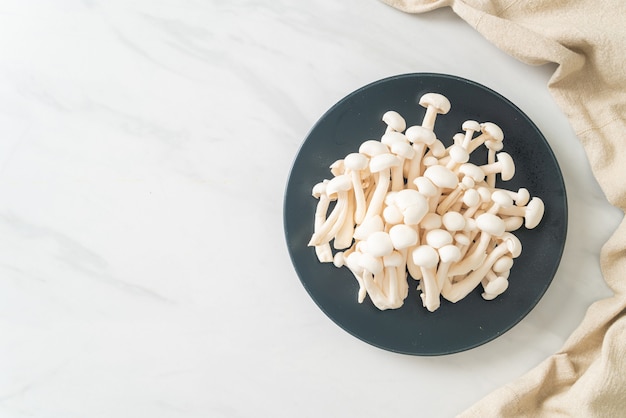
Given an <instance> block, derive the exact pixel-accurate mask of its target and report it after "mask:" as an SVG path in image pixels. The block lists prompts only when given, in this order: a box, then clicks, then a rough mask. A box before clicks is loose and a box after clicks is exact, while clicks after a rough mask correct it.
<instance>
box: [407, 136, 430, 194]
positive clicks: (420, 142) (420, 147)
mask: <svg viewBox="0 0 626 418" xmlns="http://www.w3.org/2000/svg"><path fill="white" fill-rule="evenodd" d="M405 135H406V137H407V138H408V139H409V141H410V142H411V144H413V149H414V150H415V155H414V156H413V158H412V159H411V161H410V162H409V167H408V170H407V174H406V182H407V185H408V187H409V188H415V187H414V180H415V179H416V178H417V177H418V176H419V175H420V174H421V172H422V158H424V154H425V152H424V151H425V150H426V147H428V146H431V145H432V144H433V143H434V142H435V141H436V140H437V137H436V136H435V133H434V132H433V131H432V130H430V129H426V128H424V127H422V126H417V125H416V126H411V127H409V128H408V129H407V130H406V132H405Z"/></svg>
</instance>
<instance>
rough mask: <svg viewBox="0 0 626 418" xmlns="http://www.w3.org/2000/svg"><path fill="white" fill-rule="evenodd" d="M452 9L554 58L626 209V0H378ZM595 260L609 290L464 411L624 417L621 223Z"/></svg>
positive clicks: (514, 50)
mask: <svg viewBox="0 0 626 418" xmlns="http://www.w3.org/2000/svg"><path fill="white" fill-rule="evenodd" d="M383 1H385V2H386V3H388V4H389V5H391V6H393V7H396V8H398V9H400V10H403V11H406V12H410V13H421V12H426V11H429V10H433V9H436V8H439V7H446V6H449V7H451V8H452V9H453V10H454V12H455V13H456V14H458V15H459V16H460V17H461V18H463V19H464V20H465V21H467V23H469V24H470V25H471V26H472V27H474V28H475V29H476V30H477V31H478V32H480V33H481V34H482V35H483V36H484V37H485V38H486V39H487V40H489V41H490V42H492V43H493V44H495V45H496V46H497V47H499V48H500V49H502V50H503V51H505V52H507V53H508V54H510V55H512V56H514V57H516V58H517V59H519V60H521V61H523V62H525V63H528V64H533V65H537V64H544V63H547V62H554V63H557V64H558V67H557V70H556V71H555V72H554V74H553V75H552V77H551V79H550V81H549V83H548V88H549V89H550V92H551V93H552V95H553V96H554V99H555V100H556V101H557V103H558V105H559V106H560V107H561V109H562V110H563V111H564V112H565V114H566V115H567V117H568V118H569V121H570V123H571V124H572V127H573V128H574V131H575V132H576V135H577V136H578V138H579V139H580V141H581V142H582V144H583V146H584V148H585V151H586V153H587V157H588V158H589V161H590V164H591V167H592V170H593V173H594V175H595V176H596V178H597V180H598V182H599V184H600V186H601V187H602V190H603V191H604V193H605V194H606V196H607V198H608V200H609V202H610V203H611V204H612V205H614V206H616V207H618V208H620V209H622V211H625V210H626V0H465V1H462V0H434V1H433V0H431V1H429V0H383ZM600 264H601V267H602V272H603V275H604V279H605V280H606V282H607V284H608V285H609V287H610V288H611V289H612V290H613V292H614V293H615V296H613V297H611V298H609V299H605V300H601V301H598V302H596V303H594V304H593V305H592V306H591V307H590V308H589V310H588V311H587V314H586V315H585V317H584V319H583V321H582V323H581V324H580V325H579V327H578V328H577V329H576V330H575V331H574V333H573V334H572V335H571V336H570V337H569V338H568V340H567V341H566V342H565V345H564V346H563V347H562V349H561V350H560V351H559V352H558V353H555V354H554V355H552V356H551V357H549V358H547V359H546V360H544V361H543V362H542V363H541V364H539V365H538V366H536V367H535V368H534V369H533V370H531V371H529V372H528V373H527V374H526V375H524V376H522V377H521V378H519V379H518V380H516V381H514V382H512V383H510V384H508V385H506V386H504V387H503V388H500V389H498V390H496V391H495V392H493V393H491V394H490V395H488V396H486V397H485V398H484V399H482V400H480V401H479V402H478V403H477V404H476V405H474V406H473V407H471V408H470V409H469V410H467V411H465V412H463V413H462V414H461V415H460V416H461V417H520V416H521V417H561V416H570V417H626V222H625V221H622V223H621V225H620V226H619V228H618V229H617V231H616V232H615V233H614V234H613V236H612V237H611V238H610V239H609V241H608V242H607V243H606V244H605V245H604V246H603V248H602V252H601V255H600Z"/></svg>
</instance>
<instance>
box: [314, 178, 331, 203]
mask: <svg viewBox="0 0 626 418" xmlns="http://www.w3.org/2000/svg"><path fill="white" fill-rule="evenodd" d="M327 184H328V180H324V181H320V182H319V183H317V184H316V185H315V186H313V189H312V190H311V196H313V197H314V198H316V199H319V198H320V197H321V196H322V195H323V194H325V193H326V185H327Z"/></svg>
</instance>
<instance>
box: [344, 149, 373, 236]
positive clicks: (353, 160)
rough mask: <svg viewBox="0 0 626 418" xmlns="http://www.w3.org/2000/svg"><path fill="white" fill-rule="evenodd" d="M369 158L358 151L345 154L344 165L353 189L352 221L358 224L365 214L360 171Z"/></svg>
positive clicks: (365, 166) (365, 165)
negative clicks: (353, 206)
mask: <svg viewBox="0 0 626 418" xmlns="http://www.w3.org/2000/svg"><path fill="white" fill-rule="evenodd" d="M368 164H369V159H368V158H367V157H366V156H365V155H363V154H360V153H358V152H353V153H351V154H348V155H346V158H344V165H345V167H346V169H347V171H348V172H349V173H350V179H351V180H352V189H353V190H354V200H355V205H356V206H355V209H354V222H355V223H356V224H357V225H358V224H360V223H361V222H363V217H364V216H365V194H364V193H363V185H362V182H361V172H362V171H363V170H365V169H366V168H367V167H368Z"/></svg>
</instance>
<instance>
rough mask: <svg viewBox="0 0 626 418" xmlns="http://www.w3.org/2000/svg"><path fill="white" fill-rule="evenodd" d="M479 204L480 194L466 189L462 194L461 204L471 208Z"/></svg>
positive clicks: (474, 190)
mask: <svg viewBox="0 0 626 418" xmlns="http://www.w3.org/2000/svg"><path fill="white" fill-rule="evenodd" d="M480 202H481V200H480V194H479V193H478V191H477V190H476V189H468V190H466V191H465V193H463V203H464V204H465V205H466V206H468V207H470V208H472V207H474V206H476V205H478V204H479V203H480Z"/></svg>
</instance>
